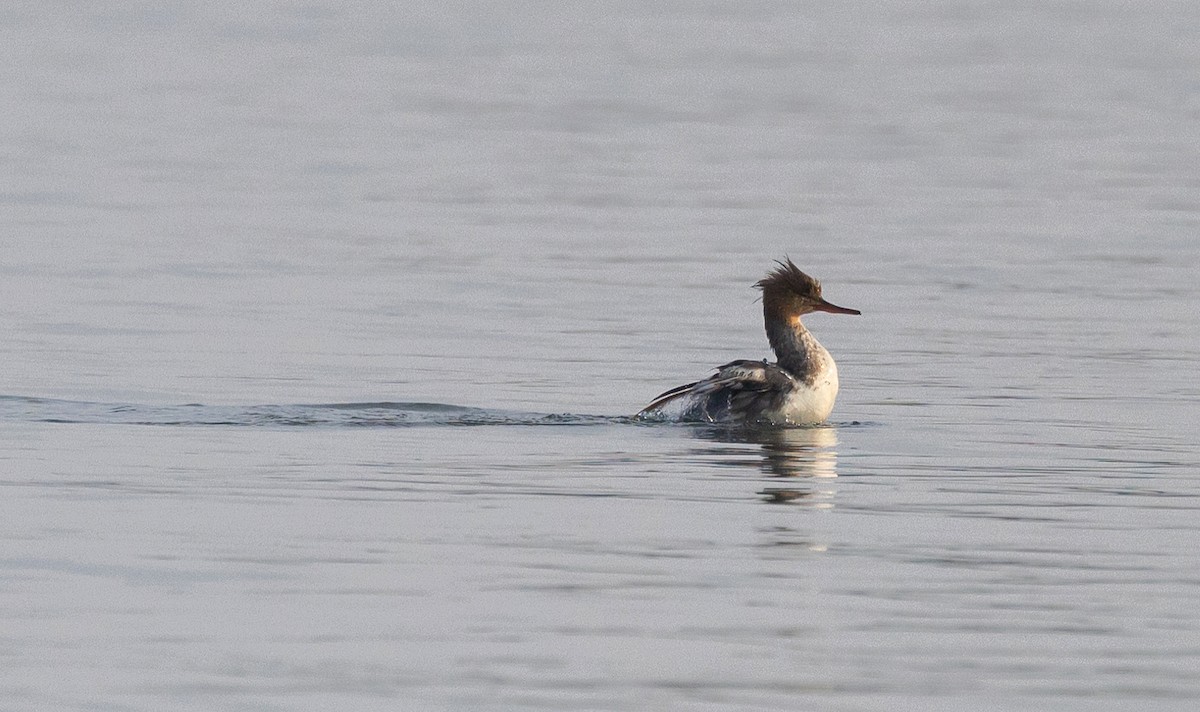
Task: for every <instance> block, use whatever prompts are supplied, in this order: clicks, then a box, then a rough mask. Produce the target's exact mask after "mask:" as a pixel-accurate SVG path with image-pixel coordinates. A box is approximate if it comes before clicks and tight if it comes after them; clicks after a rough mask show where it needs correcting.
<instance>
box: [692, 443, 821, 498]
mask: <svg viewBox="0 0 1200 712" xmlns="http://www.w3.org/2000/svg"><path fill="white" fill-rule="evenodd" d="M697 434H698V435H699V436H700V437H703V438H705V439H707V440H713V441H716V442H721V443H729V444H753V445H758V446H759V447H760V448H761V456H760V458H758V461H757V464H758V465H759V467H760V468H761V469H762V470H763V471H764V472H765V473H767V474H768V475H769V476H771V477H777V478H789V479H790V480H791V481H790V482H789V483H788V486H787V487H766V488H764V489H763V490H762V491H761V492H759V494H760V495H762V497H763V499H764V500H765V501H767V502H771V503H776V504H782V503H794V504H803V505H807V506H810V507H814V508H820V509H827V508H830V507H832V506H833V494H834V489H833V488H832V487H831V486H829V485H830V483H829V482H828V480H829V479H831V478H834V477H837V449H836V447H837V442H838V441H837V428H835V427H832V426H828V425H823V426H817V427H809V428H788V427H783V428H703V429H698V431H697ZM726 454H727V453H726ZM739 454H740V455H744V454H745V451H744V450H739ZM737 460H738V461H737V462H729V461H728V460H726V462H727V463H728V464H730V465H734V466H739V467H744V466H745V465H746V464H748V463H747V462H746V460H745V458H744V457H739V458H737ZM817 482H823V483H824V486H817Z"/></svg>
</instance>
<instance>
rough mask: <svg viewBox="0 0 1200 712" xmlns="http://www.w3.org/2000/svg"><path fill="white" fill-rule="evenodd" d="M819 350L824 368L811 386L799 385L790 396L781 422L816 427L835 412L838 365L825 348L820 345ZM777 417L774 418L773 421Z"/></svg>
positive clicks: (782, 410)
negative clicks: (815, 425)
mask: <svg viewBox="0 0 1200 712" xmlns="http://www.w3.org/2000/svg"><path fill="white" fill-rule="evenodd" d="M818 348H819V349H820V357H821V360H822V362H823V363H822V368H821V369H819V370H818V371H817V377H816V379H815V380H814V381H813V383H812V385H811V386H810V385H808V384H806V383H799V384H797V386H798V387H797V388H796V389H795V390H794V391H792V393H791V394H790V395H788V397H787V400H786V401H785V402H784V406H783V408H782V409H781V412H780V413H779V414H778V416H776V417H777V418H778V419H779V420H782V421H784V422H787V423H791V424H794V425H814V424H816V423H822V422H824V421H825V419H826V418H828V417H829V414H830V413H832V412H833V403H834V401H836V400H837V392H838V372H837V364H836V363H834V362H833V357H832V356H830V355H829V352H828V351H826V350H825V348H824V347H823V346H820V345H818ZM776 417H772V420H775V419H776Z"/></svg>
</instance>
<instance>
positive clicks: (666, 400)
mask: <svg viewBox="0 0 1200 712" xmlns="http://www.w3.org/2000/svg"><path fill="white" fill-rule="evenodd" d="M754 286H755V287H757V288H758V289H760V290H762V305H763V326H764V328H765V329H766V332H767V341H768V343H770V345H771V350H772V351H773V352H774V353H775V361H774V362H768V361H767V360H766V359H763V360H761V361H753V360H745V359H741V360H737V361H730V362H729V363H727V364H725V365H724V366H718V367H717V368H716V373H715V374H713V375H712V376H709V377H708V378H705V379H704V380H701V381H695V382H693V383H687V384H684V385H682V386H678V387H675V388H672V389H670V390H668V391H665V392H663V393H661V394H659V395H658V396H657V397H655V398H654V399H653V400H652V401H651V402H650V404H649V405H647V406H646V407H645V408H643V409H642V410H641V411H640V412H638V414H637V415H636V416H635V418H636V419H639V420H675V421H680V422H708V423H728V424H734V425H818V424H820V423H823V422H825V420H826V419H827V418H829V415H830V414H831V413H832V412H833V406H834V402H835V401H836V400H837V394H838V370H837V364H836V363H834V360H833V356H831V355H830V354H829V351H827V350H826V349H825V347H824V346H822V345H821V343H820V342H819V341H817V338H816V337H815V336H813V334H812V332H810V331H809V330H808V328H807V327H805V325H804V323H803V322H802V321H801V318H802V317H804V316H806V315H808V314H811V313H813V312H826V313H829V314H853V315H861V314H862V312H860V311H858V310H857V309H848V308H846V307H839V306H837V305H836V304H832V303H830V302H828V301H826V300H825V298H824V297H822V296H821V283H820V282H818V281H817V280H815V279H813V278H812V277H810V276H808V275H807V274H805V273H804V272H803V271H801V270H800V268H799V267H797V266H796V265H795V264H794V263H793V262H792V260H791V259H790V258H788V257H784V259H783V260H777V261H776V267H775V269H772V270H771V271H770V272H768V273H767V276H765V277H763V278H762V279H760V280H759V281H758V282H756V283H755V284H754Z"/></svg>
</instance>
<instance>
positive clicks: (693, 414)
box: [638, 360, 795, 422]
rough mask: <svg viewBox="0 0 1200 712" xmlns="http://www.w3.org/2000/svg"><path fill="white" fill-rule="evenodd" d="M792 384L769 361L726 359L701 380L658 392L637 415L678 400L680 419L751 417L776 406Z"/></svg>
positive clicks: (755, 417)
mask: <svg viewBox="0 0 1200 712" xmlns="http://www.w3.org/2000/svg"><path fill="white" fill-rule="evenodd" d="M794 387H795V379H794V378H793V377H792V376H791V374H789V373H788V372H787V371H784V370H783V369H782V368H780V367H779V366H777V365H775V364H773V363H767V362H765V361H748V360H739V361H730V362H729V363H727V364H725V365H724V366H720V367H718V368H717V372H716V373H715V374H714V375H712V376H710V377H709V378H706V379H704V380H703V381H696V382H695V383H688V384H685V385H682V386H679V387H677V388H672V389H671V390H669V391H666V392H665V393H662V394H660V395H659V396H658V397H657V398H655V399H654V400H653V401H651V402H650V405H648V406H646V407H645V408H643V409H642V411H641V412H640V413H638V415H639V416H651V415H657V414H660V413H661V411H662V409H663V408H664V407H666V406H669V405H670V404H672V403H673V402H675V401H681V404H682V405H683V408H682V413H681V414H680V420H704V421H710V422H711V421H719V420H726V419H729V418H730V417H736V418H739V419H749V420H754V419H757V418H758V416H759V414H761V413H762V412H764V411H766V410H769V409H772V408H775V407H778V405H779V404H780V403H781V402H782V399H783V398H784V397H785V396H786V394H787V393H788V392H789V391H790V390H791V389H792V388H794Z"/></svg>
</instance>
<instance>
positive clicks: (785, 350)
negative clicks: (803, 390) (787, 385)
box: [765, 315, 824, 382]
mask: <svg viewBox="0 0 1200 712" xmlns="http://www.w3.org/2000/svg"><path fill="white" fill-rule="evenodd" d="M765 325H766V329H767V341H769V342H770V343H771V350H772V351H774V352H775V359H776V360H777V361H778V362H779V366H780V368H782V369H784V370H786V371H788V372H789V373H791V374H792V375H793V376H795V377H796V378H799V379H800V380H803V381H806V382H808V381H813V380H815V379H816V376H817V375H818V373H819V372H820V370H821V369H822V368H823V367H824V361H823V360H822V359H821V358H820V352H821V344H820V343H818V342H817V339H816V337H814V336H813V335H812V333H810V332H809V330H808V329H806V328H804V324H802V323H801V322H800V317H799V316H792V317H790V318H783V317H779V316H776V315H768V316H767V317H766V319H765Z"/></svg>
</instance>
